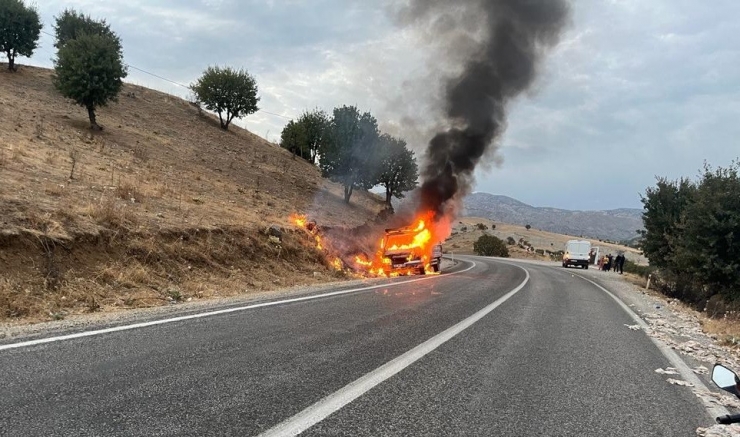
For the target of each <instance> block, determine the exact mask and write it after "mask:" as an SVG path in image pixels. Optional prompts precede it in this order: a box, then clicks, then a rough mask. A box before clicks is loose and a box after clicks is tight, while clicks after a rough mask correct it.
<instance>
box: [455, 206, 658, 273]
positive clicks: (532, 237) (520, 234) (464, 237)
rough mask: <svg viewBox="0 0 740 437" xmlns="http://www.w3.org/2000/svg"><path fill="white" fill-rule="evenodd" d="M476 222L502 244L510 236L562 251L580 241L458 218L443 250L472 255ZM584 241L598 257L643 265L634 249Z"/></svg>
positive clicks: (515, 253)
mask: <svg viewBox="0 0 740 437" xmlns="http://www.w3.org/2000/svg"><path fill="white" fill-rule="evenodd" d="M478 223H482V224H484V225H485V226H488V228H489V230H488V231H486V232H488V233H490V234H492V235H495V236H497V237H498V238H500V239H502V240H504V241H506V239H507V237H512V238H514V240H516V241H519V239H520V238H524V240H526V241H529V243H530V244H531V245H532V246H534V248H535V249H544V250H550V251H552V252H556V251H558V250H564V248H565V243H566V242H567V241H568V240H573V239H581V238H579V237H574V236H571V235H563V234H555V233H552V232H547V231H540V230H537V229H534V228H532V229H529V230H527V229H526V228H525V227H524V226H519V225H510V224H507V223H499V222H493V221H491V220H489V219H484V218H477V217H464V218H461V219H459V220H458V222H457V223H456V224H455V226H454V228H453V230H452V232H453V235H452V236H451V237H450V238H449V239H448V240H447V241H446V242H445V245H444V248H445V250H446V251H454V252H456V253H461V254H472V253H473V243H474V242H475V241H476V240H477V239H478V238H479V237H480V236H481V235H483V231H481V230H478V229H477V228H476V225H477V224H478ZM491 225H496V228H495V229H493V230H490V228H491ZM587 240H588V241H590V242H591V244H592V245H593V246H598V247H600V248H601V253H602V254H607V253H612V254H616V253H618V252H624V253H625V255H626V257H627V259H629V260H632V261H634V262H636V263H638V264H647V259H646V258H645V257H644V256H642V254H641V253H640V252H639V251H638V250H636V249H633V248H631V247H626V246H620V245H617V244H610V243H603V242H600V241H599V240H592V239H587ZM509 253H510V255H511V256H512V257H513V258H528V259H549V257H543V256H539V255H537V254H534V253H531V252H527V251H525V250H522V249H519V248H518V247H516V246H509Z"/></svg>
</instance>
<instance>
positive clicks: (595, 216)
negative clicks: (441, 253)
mask: <svg viewBox="0 0 740 437" xmlns="http://www.w3.org/2000/svg"><path fill="white" fill-rule="evenodd" d="M464 206H465V215H466V216H469V217H485V218H487V219H491V220H494V221H497V222H504V223H511V224H516V225H526V224H529V225H532V227H534V228H537V229H543V230H546V231H550V232H555V233H558V234H567V235H576V236H580V235H583V236H586V237H591V238H600V239H607V240H612V241H623V240H630V239H633V238H635V236H636V235H637V233H636V232H635V231H636V230H637V229H642V227H643V226H642V210H639V209H629V208H622V209H615V210H609V211H570V210H565V209H558V208H547V207H534V206H531V205H527V204H526V203H523V202H520V201H518V200H515V199H512V198H510V197H507V196H499V195H494V194H489V193H473V194H471V195H469V196H467V197H466V198H465V200H464Z"/></svg>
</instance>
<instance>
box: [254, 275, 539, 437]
mask: <svg viewBox="0 0 740 437" xmlns="http://www.w3.org/2000/svg"><path fill="white" fill-rule="evenodd" d="M471 262H472V261H471ZM516 267H519V268H520V269H522V270H524V273H525V274H526V275H527V276H526V277H525V278H524V281H522V283H521V284H519V285H518V286H517V287H516V288H515V289H513V290H511V291H509V292H508V293H506V294H505V295H503V296H501V297H500V298H498V299H497V300H496V301H495V302H493V303H491V304H489V305H488V306H486V307H485V308H483V309H482V310H480V311H478V312H476V313H475V314H473V315H472V316H470V317H468V318H467V319H465V320H463V321H461V322H459V323H457V324H456V325H454V326H452V327H450V328H447V329H446V330H444V331H442V332H440V333H439V334H437V335H435V336H434V337H432V338H430V339H429V340H427V341H425V342H424V343H421V344H420V345H418V346H416V347H414V348H413V349H411V350H409V351H408V352H406V353H404V354H402V355H399V356H398V357H396V358H394V359H392V360H391V361H388V362H387V363H385V364H383V365H382V366H380V367H378V368H377V369H375V370H373V371H372V372H370V373H367V374H365V375H364V376H362V377H360V378H358V379H356V380H355V381H353V382H351V383H349V384H347V385H345V386H344V387H342V388H340V389H339V390H337V391H335V392H334V393H332V394H330V395H329V396H327V397H325V398H323V399H321V400H320V401H318V402H316V403H315V404H313V405H311V406H310V407H308V408H306V409H305V410H303V411H301V412H300V413H298V414H296V415H295V416H293V417H291V418H289V419H287V420H286V421H284V422H282V423H280V424H278V425H276V426H275V427H273V428H271V429H269V430H267V431H265V432H264V433H262V434H260V437H277V436H280V437H284V436H296V435H298V434H300V433H302V432H303V431H305V430H307V429H308V428H310V427H312V426H313V425H315V424H317V423H319V422H321V421H322V420H324V419H325V418H326V417H328V416H329V415H330V414H332V413H334V412H336V411H337V410H339V409H341V408H342V407H344V406H345V405H347V404H349V403H350V402H352V401H354V400H355V399H357V398H358V397H360V396H362V395H363V394H364V393H365V392H367V391H368V390H370V389H372V388H373V387H375V386H377V385H378V384H380V383H382V382H383V381H385V380H387V379H388V378H390V377H392V376H393V375H395V374H397V373H398V372H400V371H402V370H403V369H405V368H406V367H408V366H410V365H411V364H413V363H414V362H416V361H417V360H419V359H420V358H422V357H423V356H425V355H426V354H428V353H429V352H431V351H433V350H435V349H437V348H438V347H439V346H441V345H442V344H444V343H445V342H447V341H448V340H450V339H451V338H453V337H455V336H456V335H457V334H459V333H461V332H462V331H464V330H465V329H467V328H469V327H470V326H471V325H473V324H474V323H475V322H477V321H478V320H480V319H482V318H483V317H485V316H486V315H487V314H488V313H490V312H491V311H493V310H494V309H496V308H497V307H498V306H499V305H501V304H502V303H504V302H506V300H508V299H509V298H510V297H511V296H513V295H515V294H516V293H517V292H518V291H519V290H521V289H522V288H524V286H525V285H526V284H527V282H528V281H529V272H528V271H527V269H525V268H523V267H521V266H516Z"/></svg>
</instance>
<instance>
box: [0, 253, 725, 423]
mask: <svg viewBox="0 0 740 437" xmlns="http://www.w3.org/2000/svg"><path fill="white" fill-rule="evenodd" d="M472 262H474V263H475V266H474V267H472V268H470V267H471V266H472ZM466 268H470V269H469V270H467V271H465V272H462V273H459V271H460V270H463V269H466ZM454 270H457V271H458V273H457V274H452V273H453V271H454ZM571 273H572V272H571V271H570V270H563V269H558V268H552V267H547V266H539V265H530V264H519V266H517V265H513V264H511V263H504V262H501V261H497V260H491V259H483V258H469V259H468V260H467V261H465V262H463V263H461V264H459V265H458V266H457V267H456V268H455V269H453V270H452V271H450V272H447V273H446V274H443V275H441V276H438V277H434V278H432V279H424V280H422V281H418V282H413V283H406V284H402V285H397V286H384V287H381V288H378V289H371V290H363V291H356V292H353V293H348V294H343V295H335V296H331V297H326V298H317V299H313V300H307V301H299V302H289V303H284V304H277V305H273V306H267V307H261V308H253V309H246V310H240V311H234V312H231V313H225V314H218V315H213V316H209V317H202V318H196V319H187V320H181V321H174V322H171V323H164V324H160V325H156V326H146V327H141V328H137V329H130V330H122V331H117V332H108V333H102V334H100V335H93V336H89V337H84V338H74V339H68V340H60V341H53V342H49V343H45V344H36V345H29V346H24V347H18V348H14V349H6V350H0V435H2V436H6V435H7V436H16V435H17V436H34V435H39V436H42V435H43V436H57V435H58V436H70V435H75V436H87V435H90V436H100V435H106V436H108V435H141V436H145V435H146V436H153V435H197V436H206V435H258V434H260V433H263V432H266V431H268V430H271V429H273V430H274V429H275V428H274V427H276V426H278V425H280V424H283V425H285V424H286V423H290V421H291V418H292V417H294V416H295V415H297V414H299V413H301V412H303V411H305V410H306V409H307V408H309V407H311V406H312V405H314V406H316V405H319V406H325V405H326V404H327V403H329V402H328V401H327V399H335V400H336V399H339V400H337V401H336V402H339V404H338V407H336V408H335V409H336V412H334V413H333V414H330V415H328V417H325V418H324V417H322V418H320V419H318V420H316V422H317V423H315V424H313V425H312V426H310V427H309V428H308V429H307V430H306V431H305V432H304V434H303V435H317V436H318V435H352V436H361V435H367V436H380V435H435V436H438V435H466V436H494V435H496V436H508V435H511V436H529V435H563V436H566V435H568V436H572V435H598V436H649V435H666V436H692V435H695V434H694V430H695V429H696V427H698V426H706V425H709V424H710V423H711V422H712V420H711V418H710V417H709V415H708V414H707V412H706V410H705V409H704V407H703V406H702V404H701V403H699V401H698V400H697V398H696V397H695V396H694V395H693V394H692V393H691V390H690V389H688V388H685V387H679V386H673V385H670V384H668V383H667V382H666V378H665V376H664V375H659V374H657V373H655V372H654V369H656V368H658V367H663V368H665V367H666V366H670V363H669V362H668V360H667V359H666V358H665V357H664V356H663V355H662V354H661V353H660V351H659V350H658V349H657V348H656V347H655V345H654V344H653V343H652V342H651V341H650V340H649V338H648V337H647V336H646V335H645V334H644V333H643V332H641V331H631V330H629V329H627V328H626V327H625V324H632V323H633V321H632V319H630V317H629V316H628V315H627V314H626V313H625V312H624V311H623V310H622V309H621V308H620V307H619V306H618V304H617V303H616V302H615V301H614V300H613V299H612V298H611V297H609V296H607V295H606V294H605V293H604V292H603V291H601V290H599V289H598V288H596V287H595V286H593V285H592V284H590V283H588V282H586V281H584V280H583V279H581V278H578V277H576V276H571ZM525 280H526V283H525V284H524V285H523V287H520V286H521V285H522V284H523V283H524V281H525ZM518 287H519V288H520V289H519V290H518V291H517V292H516V293H514V294H511V293H510V292H511V291H512V290H515V289H517V288H518ZM505 296H509V297H508V300H505V301H502V300H501V299H502V298H503V297H505ZM492 303H496V305H493V306H492V305H491V304H492ZM491 308H493V309H491ZM484 309H485V310H486V311H490V312H488V313H486V314H485V315H483V316H480V314H481V313H478V312H479V311H481V310H484ZM476 313H478V317H479V320H477V321H475V323H472V324H470V326H468V327H467V328H466V329H462V330H460V331H459V332H457V333H456V335H454V336H452V337H451V338H449V339H448V340H447V341H446V342H444V343H442V344H435V345H432V346H430V347H431V349H430V350H428V351H427V352H428V353H426V354H425V355H422V356H417V357H416V359H415V361H414V360H410V361H408V362H406V363H405V364H403V363H402V364H399V366H401V367H400V370H398V371H397V373H394V374H392V376H387V375H386V379H382V378H381V379H378V380H376V379H373V378H370V379H368V377H367V375H368V374H369V373H370V374H371V375H374V373H371V372H378V370H377V369H378V368H380V367H381V366H383V365H385V364H386V363H388V362H390V361H391V360H394V359H395V358H397V357H399V356H405V355H404V354H407V355H408V353H409V352H408V351H411V350H416V349H414V348H418V346H419V345H421V344H428V343H425V342H428V341H431V340H430V339H434V338H437V337H435V336H439V334H440V333H442V332H443V331H445V330H447V329H449V328H452V327H454V326H456V325H457V324H458V323H460V322H464V323H465V322H467V323H470V322H471V319H470V317H471V316H472V315H474V314H476ZM457 326H458V328H459V326H460V325H457ZM452 329H455V328H452ZM362 378H365V379H364V380H365V381H370V382H367V384H369V386H368V387H366V388H365V389H364V390H365V391H363V392H362V394H361V395H359V397H356V399H354V400H352V401H351V402H348V400H347V399H346V396H344V397H342V396H339V395H337V392H338V391H339V393H343V390H345V389H346V388H347V386H348V384H351V383H353V382H356V381H357V380H358V379H362ZM350 387H353V386H352V385H351V386H350ZM322 399H323V401H322ZM350 400H351V399H350ZM309 416H310V414H309Z"/></svg>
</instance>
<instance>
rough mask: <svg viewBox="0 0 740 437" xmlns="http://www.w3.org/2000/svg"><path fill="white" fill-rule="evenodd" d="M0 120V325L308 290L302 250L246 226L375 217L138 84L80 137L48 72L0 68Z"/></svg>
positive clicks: (291, 163) (310, 258)
mask: <svg viewBox="0 0 740 437" xmlns="http://www.w3.org/2000/svg"><path fill="white" fill-rule="evenodd" d="M0 70H2V68H0ZM0 119H2V120H3V123H2V124H0V214H1V215H0V318H8V317H11V318H18V317H34V318H36V319H38V318H43V317H52V316H50V315H49V314H59V312H60V311H68V312H76V311H85V310H98V309H105V308H110V307H135V306H149V305H154V304H161V303H163V302H170V301H172V300H174V301H178V300H183V299H187V298H198V297H207V296H209V295H215V294H218V295H224V294H233V293H240V292H245V291H247V290H252V289H269V288H276V287H278V286H288V285H294V284H297V283H304V282H306V283H310V282H315V281H318V280H320V279H314V276H313V271H317V270H321V269H322V268H323V260H322V259H321V258H320V256H319V255H318V254H316V253H315V251H314V250H313V249H312V248H311V247H308V246H306V245H305V244H304V243H306V242H305V241H302V240H301V238H299V236H297V235H294V234H292V233H290V232H288V233H287V234H286V235H287V239H286V240H285V241H286V242H285V245H283V246H282V248H281V249H275V248H272V247H271V246H270V245H269V244H268V242H267V240H265V239H264V238H262V237H263V236H262V235H261V234H260V230H261V229H263V228H264V227H266V226H267V225H270V224H277V225H279V226H288V225H289V222H288V217H289V216H290V214H291V213H293V212H302V213H307V214H309V215H310V216H311V217H312V218H314V219H316V220H318V221H319V222H320V223H322V224H326V225H334V226H337V225H338V226H358V225H361V224H363V223H364V222H365V221H367V220H369V219H371V218H373V217H374V216H375V215H376V214H377V213H378V211H380V210H381V209H382V207H383V205H382V200H381V199H379V198H378V197H377V196H375V195H372V194H369V193H363V192H358V193H357V194H356V195H355V196H353V198H352V204H350V205H346V204H345V203H344V202H343V199H342V187H341V186H338V185H337V184H334V183H331V182H329V181H326V180H324V179H323V178H321V175H320V173H319V171H318V169H317V168H316V167H315V166H313V165H311V164H309V163H308V162H306V161H304V160H302V159H299V158H296V157H294V156H293V155H291V154H290V153H289V152H287V151H285V150H283V149H281V148H280V147H278V146H277V145H276V144H272V143H269V142H267V141H265V140H263V139H262V138H260V137H258V136H256V135H253V134H252V133H250V132H248V131H246V130H244V129H241V128H239V127H238V126H231V130H230V131H223V130H221V129H220V128H219V127H218V122H217V120H215V118H214V117H212V116H210V115H209V114H207V113H204V112H202V111H199V110H198V108H196V107H195V106H193V105H191V104H190V103H189V102H186V101H184V100H182V99H179V98H177V97H173V96H170V95H167V94H164V93H160V92H157V91H153V90H150V89H146V88H143V87H138V86H134V85H128V84H127V85H125V86H124V89H123V92H122V93H121V95H120V97H119V101H118V102H115V103H113V104H111V105H110V106H108V107H104V108H101V109H100V110H99V112H98V121H99V123H100V124H101V125H103V126H104V127H105V130H103V131H102V132H93V131H90V129H89V128H88V126H89V124H88V121H87V115H86V113H85V112H84V111H83V110H82V109H80V108H79V107H77V106H74V105H73V104H71V103H70V102H68V101H66V100H64V99H62V98H61V97H60V96H59V95H58V94H57V93H56V91H55V90H54V88H53V86H52V84H51V71H50V70H46V69H40V68H33V67H21V68H20V69H19V71H18V72H17V73H15V74H9V73H7V72H5V71H1V72H0ZM276 251H277V252H276ZM50 253H51V255H49V254H50ZM48 259H51V260H53V262H52V263H49V262H48V261H46V260H48ZM49 266H53V268H54V269H58V272H57V271H56V270H53V269H52V268H51V267H49ZM324 273H326V272H324ZM321 277H323V278H326V277H327V276H326V275H324V274H322V275H321V276H320V277H319V278H321ZM324 280H326V279H324ZM50 284H52V285H50ZM170 299H172V300H170ZM53 317H57V316H53Z"/></svg>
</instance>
